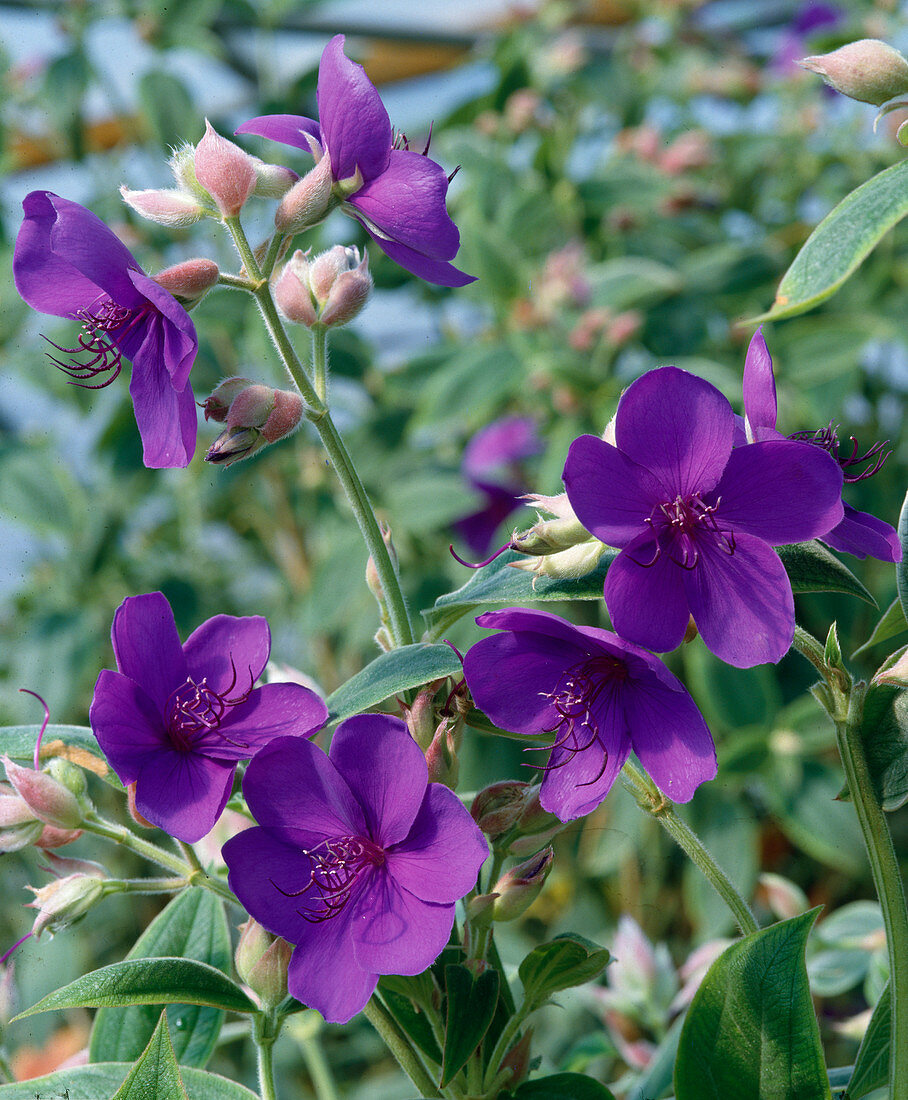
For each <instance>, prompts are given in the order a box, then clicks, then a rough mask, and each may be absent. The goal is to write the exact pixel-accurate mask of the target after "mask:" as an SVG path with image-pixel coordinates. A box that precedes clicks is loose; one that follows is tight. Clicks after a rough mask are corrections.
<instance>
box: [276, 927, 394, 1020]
mask: <svg viewBox="0 0 908 1100" xmlns="http://www.w3.org/2000/svg"><path fill="white" fill-rule="evenodd" d="M297 944H298V946H297V949H296V950H295V951H294V952H293V956H292V958H291V959H290V969H289V971H288V973H287V985H288V987H289V989H290V992H291V993H292V994H293V996H294V997H296V999H297V1000H298V1001H301V1002H302V1003H303V1004H305V1005H308V1006H309V1007H310V1008H315V1009H317V1010H318V1011H319V1012H320V1013H321V1014H322V1016H324V1018H325V1019H326V1020H327V1021H328V1022H329V1023H332V1024H345V1023H347V1022H348V1021H349V1020H351V1019H352V1018H353V1017H354V1016H355V1015H356V1014H357V1012H360V1011H361V1010H362V1009H363V1008H365V1007H366V1002H367V1001H368V1000H369V998H370V997H371V996H372V993H373V991H374V990H375V986H376V985H377V984H378V974H373V973H370V972H369V971H367V970H363V969H362V968H361V967H360V966H359V964H358V963H357V961H356V958H355V954H354V947H353V937H352V934H351V928H350V921H349V919H348V917H347V912H346V910H345V911H344V912H342V913H340V914H339V915H338V916H336V917H334V918H333V919H331V920H326V921H322V922H321V923H319V924H307V925H306V927H305V928H304V929H302V933H301V935H300V937H299V939H298V940H297Z"/></svg>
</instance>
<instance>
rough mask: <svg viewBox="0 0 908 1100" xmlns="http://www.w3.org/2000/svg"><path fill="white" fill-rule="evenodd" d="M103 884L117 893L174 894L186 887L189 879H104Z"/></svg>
mask: <svg viewBox="0 0 908 1100" xmlns="http://www.w3.org/2000/svg"><path fill="white" fill-rule="evenodd" d="M104 885H105V887H107V888H109V889H110V892H111V893H118V894H176V893H178V892H179V891H180V890H185V889H186V887H187V886H188V885H189V880H188V879H186V878H183V877H180V878H125V879H105V881H104ZM114 888H116V889H114Z"/></svg>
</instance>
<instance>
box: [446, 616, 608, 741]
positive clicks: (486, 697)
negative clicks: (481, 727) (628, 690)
mask: <svg viewBox="0 0 908 1100" xmlns="http://www.w3.org/2000/svg"><path fill="white" fill-rule="evenodd" d="M483 617H485V616H483ZM483 625H486V624H483ZM488 625H491V624H488ZM565 625H567V624H565ZM513 629H514V628H513V627H512V628H509V630H508V633H505V634H496V635H494V636H493V637H491V638H483V639H481V640H480V641H478V642H477V643H476V644H475V645H473V646H471V647H470V649H469V651H468V652H467V655H466V657H465V658H464V665H463V671H464V676H465V677H466V680H467V684H468V685H469V688H470V692H471V694H472V696H473V699H474V700H475V702H476V705H477V706H478V707H479V709H480V710H482V711H485V713H486V714H487V715H488V716H489V718H491V719H492V721H493V722H494V723H495V724H496V725H497V726H500V727H501V728H502V729H506V730H511V731H513V732H514V733H523V734H533V733H541V732H542V731H543V730H546V729H552V728H553V727H554V726H555V724H556V723H557V722H558V713H557V711H556V710H555V708H554V707H553V705H552V702H551V699H550V698H548V695H549V694H550V693H551V692H553V691H554V690H555V688H556V686H557V684H558V681H559V680H560V679H561V677H562V676H563V675H564V673H565V671H566V670H567V669H568V668H570V667H571V666H572V665H574V664H577V663H578V662H580V661H582V660H583V659H584V658H585V657H586V656H587V653H586V650H585V649H582V648H581V647H580V646H579V645H578V644H577V643H576V642H573V643H570V644H566V643H565V642H564V641H562V640H561V639H559V638H552V637H549V636H547V635H545V634H537V633H530V632H523V631H520V632H518V633H516V634H515V633H511V632H510V631H511V630H513Z"/></svg>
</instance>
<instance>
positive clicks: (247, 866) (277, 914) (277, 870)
mask: <svg viewBox="0 0 908 1100" xmlns="http://www.w3.org/2000/svg"><path fill="white" fill-rule="evenodd" d="M318 839H319V838H313V839H312V842H311V844H310V845H309V846H310V847H315V845H316V844H317V843H318ZM306 846H307V844H306V842H305V840H304V834H302V833H299V834H294V839H293V841H290V840H288V839H286V838H285V837H283V836H276V835H275V834H274V833H272V832H271V831H270V830H268V829H262V828H252V829H244V830H243V832H241V833H238V834H237V835H236V836H233V837H231V838H230V840H228V841H227V843H226V844H225V845H224V847H223V849H222V854H223V856H224V861H225V862H226V864H227V868H228V876H227V881H228V883H229V884H230V889H231V890H232V891H233V892H234V893H235V894H236V896H237V897H238V898H239V900H240V902H242V904H243V906H244V907H245V909H246V911H247V912H248V913H249V915H250V916H253V917H255V919H256V920H257V921H258V922H259V924H261V925H263V926H264V927H265V928H267V929H268V931H269V932H272V933H274V935H275V936H283V938H284V939H285V940H288V941H289V942H290V943H298V942H299V940H300V939H301V938H303V937H304V936H305V935H306V929H307V928H309V927H310V924H309V922H308V921H307V920H306V919H305V917H303V916H302V915H301V913H300V909H301V908H302V906H303V900H301V898H300V897H296V898H294V897H288V896H287V895H292V894H298V893H299V891H300V890H302V889H303V888H304V887H305V886H306V884H307V883H308V882H309V881H310V875H311V873H312V864H311V862H310V861H309V858H308V857H307V856H305V855H304V854H303V852H302V849H303V848H305V847H306ZM351 952H352V947H351Z"/></svg>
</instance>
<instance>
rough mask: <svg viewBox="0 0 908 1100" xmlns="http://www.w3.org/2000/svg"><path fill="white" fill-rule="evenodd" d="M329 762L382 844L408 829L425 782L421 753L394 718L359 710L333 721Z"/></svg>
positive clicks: (395, 839)
mask: <svg viewBox="0 0 908 1100" xmlns="http://www.w3.org/2000/svg"><path fill="white" fill-rule="evenodd" d="M329 756H330V759H331V762H332V763H333V764H334V766H335V767H336V768H337V770H338V771H339V772H340V774H341V775H342V776H343V777H344V779H345V780H346V782H347V783H348V784H349V787H350V790H351V791H352V792H353V794H354V795H355V796H356V798H357V800H358V801H359V804H360V806H362V810H363V813H364V814H365V817H366V823H367V826H368V833H369V836H370V837H371V838H372V839H373V840H374V841H375V843H376V844H378V845H379V846H380V847H382V848H387V847H388V846H389V845H391V844H396V843H397V842H398V841H401V840H403V839H404V837H405V836H406V835H407V833H409V831H410V828H411V826H412V825H413V822H414V820H415V818H416V815H417V813H418V812H419V808H420V806H421V805H422V801H423V796H424V795H425V793H426V784H427V783H428V782H429V770H428V768H427V766H426V758H425V757H424V756H423V754H422V750H421V749H420V747H419V745H417V744H416V742H415V741H414V740H413V738H412V737H411V736H410V734H409V732H408V731H407V727H406V726H405V725H404V723H403V722H402V721H401V720H400V719H399V718H392V717H391V716H390V715H387V714H359V715H357V716H356V717H355V718H348V719H347V720H346V721H345V722H341V724H340V725H339V726H338V727H337V729H336V730H335V733H334V737H333V739H332V741H331V751H330V753H329Z"/></svg>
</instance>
